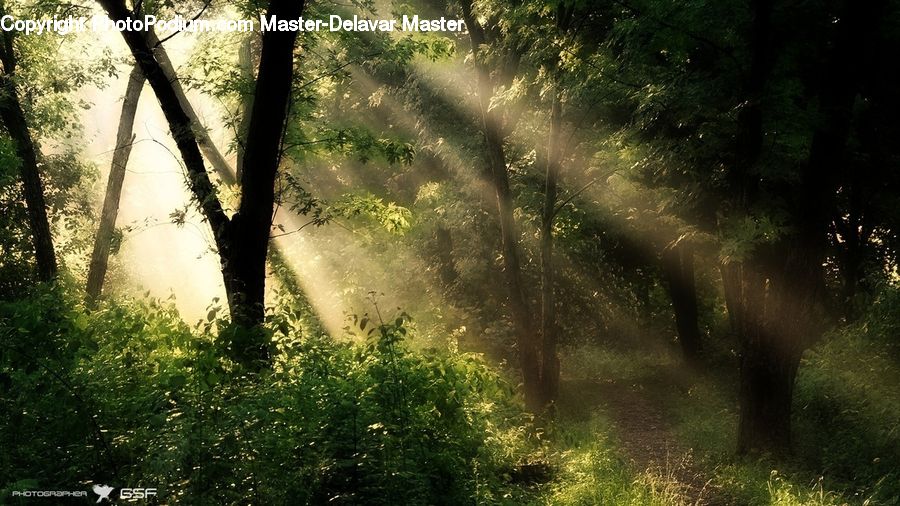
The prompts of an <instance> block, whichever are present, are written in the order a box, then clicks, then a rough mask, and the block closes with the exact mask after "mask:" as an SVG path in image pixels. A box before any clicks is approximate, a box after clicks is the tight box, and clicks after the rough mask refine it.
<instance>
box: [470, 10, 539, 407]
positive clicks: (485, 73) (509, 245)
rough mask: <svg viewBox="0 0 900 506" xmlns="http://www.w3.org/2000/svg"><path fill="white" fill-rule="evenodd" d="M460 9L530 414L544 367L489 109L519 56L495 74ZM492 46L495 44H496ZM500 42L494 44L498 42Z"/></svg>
mask: <svg viewBox="0 0 900 506" xmlns="http://www.w3.org/2000/svg"><path fill="white" fill-rule="evenodd" d="M460 7H461V10H462V14H463V19H464V21H465V23H466V27H467V28H468V30H469V40H470V42H471V45H472V55H473V57H474V58H473V60H474V67H475V81H476V83H475V86H476V95H477V100H478V105H479V108H480V112H481V120H482V133H483V135H484V143H485V150H486V154H487V163H488V176H489V179H490V182H491V185H492V186H493V189H494V193H495V195H496V198H497V214H498V218H499V222H500V240H501V248H502V253H503V255H502V256H503V276H504V280H503V284H504V285H505V287H506V291H507V303H508V304H509V309H510V313H511V315H510V316H511V318H512V324H513V327H514V329H515V333H516V337H517V345H518V352H519V365H520V367H521V369H522V379H523V383H524V387H525V403H526V404H527V405H528V407H529V409H532V410H537V409H540V408H541V407H542V402H541V386H540V381H541V364H540V357H539V354H538V344H539V343H538V335H537V332H536V331H535V324H534V321H533V320H532V315H531V310H530V309H529V304H528V300H527V298H526V296H525V291H524V287H523V283H522V267H521V265H520V261H519V240H518V232H517V226H516V220H515V216H514V213H513V211H514V209H515V205H514V202H513V196H512V192H511V191H510V186H509V173H508V169H507V160H506V152H505V148H504V142H505V139H506V137H507V133H508V132H507V129H506V125H505V124H504V123H505V121H504V117H503V115H502V114H501V112H500V111H498V108H496V107H491V99H492V98H493V96H494V88H495V87H497V86H499V85H502V84H509V83H510V82H511V81H512V78H513V75H514V74H515V68H516V67H517V65H518V61H519V56H518V54H517V53H516V51H515V50H512V49H504V50H502V55H501V57H500V61H499V62H498V63H499V64H498V65H496V68H495V71H494V72H493V73H492V72H491V68H492V65H491V62H490V61H489V58H488V55H487V54H486V53H487V50H488V47H487V44H488V43H489V42H490V41H489V40H488V32H487V31H486V30H485V28H484V27H483V26H482V25H481V23H479V21H478V19H477V18H476V17H475V15H474V13H473V10H472V2H471V0H461V1H460ZM492 40H493V39H492ZM495 42H496V41H495Z"/></svg>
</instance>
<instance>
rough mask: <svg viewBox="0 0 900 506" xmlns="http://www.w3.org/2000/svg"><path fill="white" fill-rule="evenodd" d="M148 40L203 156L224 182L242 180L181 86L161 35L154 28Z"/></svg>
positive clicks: (229, 182) (230, 182)
mask: <svg viewBox="0 0 900 506" xmlns="http://www.w3.org/2000/svg"><path fill="white" fill-rule="evenodd" d="M147 42H148V43H149V44H150V47H151V48H152V49H153V54H154V55H155V56H156V60H157V61H158V62H159V66H160V68H161V69H162V71H163V73H164V74H165V75H166V78H167V79H168V80H169V82H170V83H172V91H173V92H174V93H175V96H176V97H178V102H179V103H180V104H181V107H182V108H183V109H184V112H185V113H186V114H187V116H188V118H189V119H190V120H191V125H192V128H193V129H194V134H195V135H196V137H197V146H199V147H200V152H201V153H203V156H204V157H205V158H206V160H207V161H208V162H209V163H210V165H212V167H213V169H215V171H216V173H217V174H218V175H219V177H221V178H222V180H223V181H224V182H226V183H228V184H234V183H235V182H237V181H238V180H240V177H238V178H235V175H234V172H233V171H232V169H231V166H230V165H229V164H228V161H227V160H225V157H224V156H222V152H221V151H219V148H218V147H216V144H215V143H214V142H213V141H212V139H211V138H210V137H209V130H207V128H206V126H205V125H203V123H202V122H201V121H200V118H199V117H198V116H197V112H196V111H195V110H194V106H193V105H191V101H190V100H188V98H187V94H185V92H184V88H183V87H182V86H181V80H180V79H179V78H178V73H177V72H176V71H175V66H174V65H172V60H170V59H169V54H168V53H167V52H166V48H165V47H164V46H163V45H162V44H161V43H160V40H159V37H157V35H156V33H155V32H153V31H152V30H151V31H148V32H147Z"/></svg>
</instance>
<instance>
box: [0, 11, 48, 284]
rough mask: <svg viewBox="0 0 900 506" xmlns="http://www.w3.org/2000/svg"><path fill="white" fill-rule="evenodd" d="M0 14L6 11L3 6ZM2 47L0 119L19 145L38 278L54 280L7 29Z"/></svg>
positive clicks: (45, 221)
mask: <svg viewBox="0 0 900 506" xmlns="http://www.w3.org/2000/svg"><path fill="white" fill-rule="evenodd" d="M0 14H5V12H4V9H2V6H0ZM0 36H2V41H0V42H2V46H0V60H2V62H3V74H2V75H0V90H2V97H0V118H2V119H3V123H4V126H6V132H7V133H8V134H9V136H10V138H12V140H13V142H14V143H15V145H16V155H17V156H18V157H19V160H20V162H21V165H20V166H19V171H20V174H21V176H22V184H23V187H24V193H25V205H26V207H27V208H28V224H29V226H30V227H31V238H32V243H33V244H34V252H35V259H36V261H37V271H38V279H40V280H41V281H51V280H53V279H54V278H55V277H56V274H57V265H56V251H55V249H54V247H53V236H52V234H51V231H50V221H49V219H48V218H47V203H46V200H45V199H44V184H43V182H42V180H41V172H40V169H39V168H38V150H37V149H38V148H37V146H36V145H35V143H34V141H33V140H32V138H31V133H30V132H29V130H28V121H27V119H26V118H25V112H24V111H23V110H22V104H21V102H20V101H19V94H18V91H17V90H16V84H15V72H16V63H17V62H16V55H15V49H14V48H13V42H12V34H11V33H10V32H4V33H3V34H2V35H0Z"/></svg>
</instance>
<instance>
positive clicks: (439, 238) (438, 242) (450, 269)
mask: <svg viewBox="0 0 900 506" xmlns="http://www.w3.org/2000/svg"><path fill="white" fill-rule="evenodd" d="M434 248H435V257H436V258H437V262H438V269H437V271H438V279H439V280H440V282H441V288H442V289H443V291H444V293H445V294H450V293H452V292H453V290H454V287H455V286H456V282H457V280H458V279H459V272H458V271H457V270H456V263H455V262H454V261H453V235H452V234H451V232H450V228H448V227H447V226H446V225H444V224H438V225H437V227H435V229H434Z"/></svg>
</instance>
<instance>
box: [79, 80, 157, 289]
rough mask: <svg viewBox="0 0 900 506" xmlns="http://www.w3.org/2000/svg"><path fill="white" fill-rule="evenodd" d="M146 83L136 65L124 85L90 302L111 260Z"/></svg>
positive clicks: (93, 258) (89, 284) (93, 261)
mask: <svg viewBox="0 0 900 506" xmlns="http://www.w3.org/2000/svg"><path fill="white" fill-rule="evenodd" d="M143 87H144V74H143V73H142V72H141V68H140V66H138V65H135V66H134V68H132V70H131V74H130V75H129V76H128V86H127V87H126V88H125V99H124V100H123V101H122V113H121V115H120V117H119V130H118V133H117V134H116V151H115V153H113V159H112V165H111V166H110V169H109V180H108V182H107V183H106V197H105V198H104V199H103V211H102V214H101V215H100V227H99V228H98V229H97V236H96V237H95V238H94V250H93V253H91V264H90V268H89V270H88V277H87V302H88V304H89V305H93V304H94V303H96V301H97V299H99V298H100V294H101V293H102V291H103V281H104V278H105V277H106V269H107V266H108V264H109V249H110V244H111V242H112V237H113V232H114V231H115V228H116V217H117V216H118V214H119V199H120V197H121V196H122V183H123V182H124V181H125V167H126V166H127V165H128V157H129V156H130V155H131V146H132V143H133V142H134V133H133V132H134V117H135V115H136V114H137V108H138V101H139V100H140V98H141V90H142V88H143Z"/></svg>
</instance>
